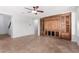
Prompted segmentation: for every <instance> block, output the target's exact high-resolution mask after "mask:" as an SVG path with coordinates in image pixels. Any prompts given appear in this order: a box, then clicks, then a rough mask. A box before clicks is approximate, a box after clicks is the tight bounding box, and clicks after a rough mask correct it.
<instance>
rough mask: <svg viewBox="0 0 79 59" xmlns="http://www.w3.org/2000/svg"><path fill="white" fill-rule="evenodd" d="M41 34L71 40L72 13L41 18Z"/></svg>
mask: <svg viewBox="0 0 79 59" xmlns="http://www.w3.org/2000/svg"><path fill="white" fill-rule="evenodd" d="M40 34H41V35H42V36H55V37H59V38H62V39H68V40H71V13H65V14H60V15H54V16H49V17H44V18H41V19H40Z"/></svg>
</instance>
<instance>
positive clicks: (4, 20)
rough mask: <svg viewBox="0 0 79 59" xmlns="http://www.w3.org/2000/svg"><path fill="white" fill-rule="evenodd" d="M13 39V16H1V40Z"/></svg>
mask: <svg viewBox="0 0 79 59" xmlns="http://www.w3.org/2000/svg"><path fill="white" fill-rule="evenodd" d="M6 37H11V16H10V15H6V14H0V39H3V38H6Z"/></svg>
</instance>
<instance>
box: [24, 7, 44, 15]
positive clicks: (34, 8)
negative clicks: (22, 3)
mask: <svg viewBox="0 0 79 59" xmlns="http://www.w3.org/2000/svg"><path fill="white" fill-rule="evenodd" d="M25 9H27V10H30V12H28V13H34V14H35V15H37V14H38V13H43V12H44V11H42V10H39V6H33V8H32V9H30V8H26V7H25Z"/></svg>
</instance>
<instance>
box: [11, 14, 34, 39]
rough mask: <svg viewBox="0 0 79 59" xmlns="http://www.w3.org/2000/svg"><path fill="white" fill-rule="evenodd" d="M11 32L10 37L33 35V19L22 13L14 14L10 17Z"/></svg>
mask: <svg viewBox="0 0 79 59" xmlns="http://www.w3.org/2000/svg"><path fill="white" fill-rule="evenodd" d="M12 27H13V34H12V37H13V38H16V37H20V36H26V35H34V24H33V19H31V18H29V17H27V16H24V15H14V16H13V17H12Z"/></svg>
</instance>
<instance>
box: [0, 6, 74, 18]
mask: <svg viewBox="0 0 79 59" xmlns="http://www.w3.org/2000/svg"><path fill="white" fill-rule="evenodd" d="M24 7H27V8H32V6H1V7H0V13H1V14H9V15H14V14H17V15H25V16H27V17H32V18H35V17H36V18H38V17H39V18H40V17H45V16H50V15H55V14H59V13H63V12H68V11H71V10H73V9H74V7H73V6H39V9H40V10H43V11H44V13H38V15H34V14H32V13H28V11H29V10H27V9H25V8H24Z"/></svg>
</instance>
